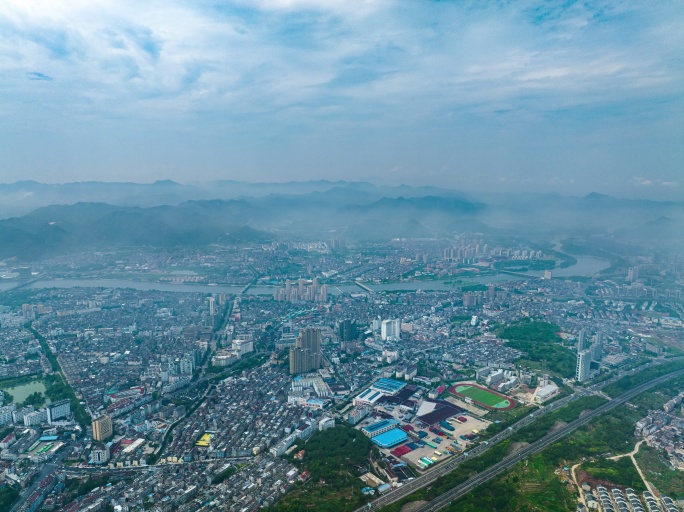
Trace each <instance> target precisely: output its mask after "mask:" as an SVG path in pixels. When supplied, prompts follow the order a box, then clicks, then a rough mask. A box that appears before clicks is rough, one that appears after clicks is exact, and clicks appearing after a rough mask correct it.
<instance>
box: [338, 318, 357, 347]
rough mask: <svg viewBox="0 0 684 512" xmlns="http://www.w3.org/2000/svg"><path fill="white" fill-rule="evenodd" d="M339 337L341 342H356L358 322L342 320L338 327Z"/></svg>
mask: <svg viewBox="0 0 684 512" xmlns="http://www.w3.org/2000/svg"><path fill="white" fill-rule="evenodd" d="M337 335H338V336H339V337H340V341H343V342H344V341H354V340H355V339H356V335H357V331H356V321H355V320H349V319H346V320H342V321H341V322H340V323H339V324H338V326H337Z"/></svg>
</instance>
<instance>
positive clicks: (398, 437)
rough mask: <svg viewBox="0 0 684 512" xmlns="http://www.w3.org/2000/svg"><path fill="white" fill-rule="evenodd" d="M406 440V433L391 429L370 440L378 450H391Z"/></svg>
mask: <svg viewBox="0 0 684 512" xmlns="http://www.w3.org/2000/svg"><path fill="white" fill-rule="evenodd" d="M407 440H408V436H407V435H406V432H404V431H403V430H401V429H399V428H393V429H391V430H388V431H386V432H384V433H382V434H379V435H377V436H375V437H373V438H372V439H371V441H373V443H375V444H376V445H378V446H379V447H380V448H391V447H392V446H396V445H398V444H401V443H403V442H405V441H407Z"/></svg>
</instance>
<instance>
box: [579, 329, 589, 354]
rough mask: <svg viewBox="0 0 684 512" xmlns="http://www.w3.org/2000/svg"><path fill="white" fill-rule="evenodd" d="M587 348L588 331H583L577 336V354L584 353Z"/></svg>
mask: <svg viewBox="0 0 684 512" xmlns="http://www.w3.org/2000/svg"><path fill="white" fill-rule="evenodd" d="M586 348H587V330H586V329H582V330H581V331H580V332H579V336H577V353H580V352H582V351H583V350H585V349H586Z"/></svg>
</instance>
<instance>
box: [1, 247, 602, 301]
mask: <svg viewBox="0 0 684 512" xmlns="http://www.w3.org/2000/svg"><path fill="white" fill-rule="evenodd" d="M576 259H577V263H575V264H574V265H571V266H570V267H568V268H560V269H554V270H553V276H554V277H572V276H589V275H593V274H596V273H597V272H600V271H601V270H603V269H606V268H608V267H609V266H610V262H609V261H608V260H605V259H602V258H596V257H593V256H577V257H576ZM525 275H528V276H530V277H534V278H538V277H541V276H543V275H544V272H543V271H530V272H525ZM458 279H460V282H458V283H456V287H458V286H464V285H470V284H487V283H492V282H499V281H520V280H523V279H524V277H522V276H520V277H516V276H513V275H510V274H496V275H485V276H475V277H470V276H460V277H459V278H458ZM15 286H17V283H16V281H15V282H11V281H4V282H0V291H3V290H7V289H9V288H12V287H15ZM76 287H83V288H133V289H135V290H142V291H146V290H159V291H165V292H187V293H230V294H237V293H240V292H241V291H242V289H243V288H244V286H230V285H217V286H209V285H206V284H171V283H158V282H151V281H132V280H127V279H43V280H39V281H35V282H33V283H31V284H28V285H26V286H25V288H28V289H32V290H37V289H42V288H76ZM368 287H369V288H370V289H372V290H373V291H378V292H381V291H397V290H424V291H430V290H453V289H454V288H455V286H454V284H453V283H451V282H447V281H403V282H396V283H384V284H372V283H369V284H368ZM273 291H274V286H264V285H260V286H252V287H250V288H249V289H248V290H247V294H249V295H272V294H273ZM362 291H363V290H362V289H361V288H360V287H358V286H357V285H354V284H341V285H334V284H333V285H329V286H328V293H330V294H331V295H339V294H341V293H356V292H362Z"/></svg>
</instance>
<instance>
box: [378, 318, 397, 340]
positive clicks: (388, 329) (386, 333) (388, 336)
mask: <svg viewBox="0 0 684 512" xmlns="http://www.w3.org/2000/svg"><path fill="white" fill-rule="evenodd" d="M400 337H401V322H400V321H399V320H383V321H382V324H381V325H380V338H382V340H383V341H387V340H398V339H399V338H400Z"/></svg>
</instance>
